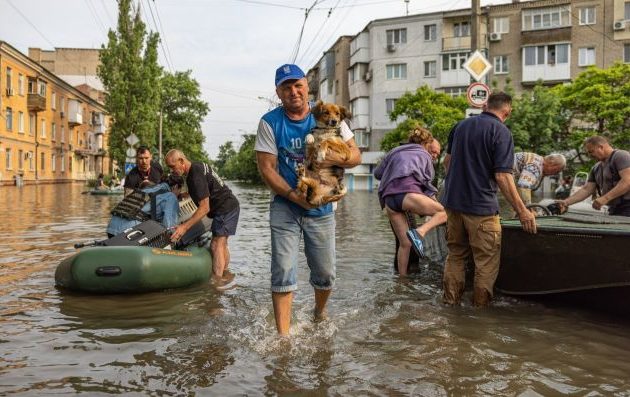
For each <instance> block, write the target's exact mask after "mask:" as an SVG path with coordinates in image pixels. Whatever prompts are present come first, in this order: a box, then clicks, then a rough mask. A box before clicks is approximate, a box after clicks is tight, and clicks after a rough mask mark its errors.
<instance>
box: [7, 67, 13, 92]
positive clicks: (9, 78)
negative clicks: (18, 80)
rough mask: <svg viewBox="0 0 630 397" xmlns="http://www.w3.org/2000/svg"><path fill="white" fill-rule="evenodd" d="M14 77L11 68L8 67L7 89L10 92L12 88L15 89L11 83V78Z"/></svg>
mask: <svg viewBox="0 0 630 397" xmlns="http://www.w3.org/2000/svg"><path fill="white" fill-rule="evenodd" d="M12 75H13V72H12V70H11V68H10V67H8V66H7V89H9V90H10V89H11V88H13V84H12V82H11V80H12V78H11V76H12Z"/></svg>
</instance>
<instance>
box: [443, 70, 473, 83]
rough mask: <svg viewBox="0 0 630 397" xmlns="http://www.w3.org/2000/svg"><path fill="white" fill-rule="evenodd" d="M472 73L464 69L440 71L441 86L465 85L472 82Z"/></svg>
mask: <svg viewBox="0 0 630 397" xmlns="http://www.w3.org/2000/svg"><path fill="white" fill-rule="evenodd" d="M470 81H471V80H470V74H468V72H467V71H465V70H464V69H456V70H443V71H442V72H441V73H440V86H442V87H463V86H467V85H469V84H470Z"/></svg>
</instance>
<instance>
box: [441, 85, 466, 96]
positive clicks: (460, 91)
mask: <svg viewBox="0 0 630 397" xmlns="http://www.w3.org/2000/svg"><path fill="white" fill-rule="evenodd" d="M467 89H468V87H451V88H445V89H444V93H445V94H446V95H450V96H451V97H453V98H456V97H458V96H462V95H464V94H466V90H467Z"/></svg>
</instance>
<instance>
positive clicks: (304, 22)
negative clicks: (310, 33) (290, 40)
mask: <svg viewBox="0 0 630 397" xmlns="http://www.w3.org/2000/svg"><path fill="white" fill-rule="evenodd" d="M319 2H321V0H315V1H314V2H313V5H311V6H310V7H309V8H308V9H306V11H304V21H303V22H302V28H301V29H300V34H299V35H298V39H297V42H296V43H295V47H294V48H293V53H292V54H291V63H295V59H296V58H297V56H298V54H299V52H300V44H301V43H302V37H303V35H304V28H305V26H306V21H307V20H308V16H309V14H310V12H311V10H312V9H313V7H315V6H316V5H317V3H319Z"/></svg>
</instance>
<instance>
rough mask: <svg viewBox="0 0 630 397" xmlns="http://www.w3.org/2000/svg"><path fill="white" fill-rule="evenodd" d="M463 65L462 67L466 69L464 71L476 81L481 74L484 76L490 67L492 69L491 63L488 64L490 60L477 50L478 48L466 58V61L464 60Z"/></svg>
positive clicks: (479, 78) (480, 77)
mask: <svg viewBox="0 0 630 397" xmlns="http://www.w3.org/2000/svg"><path fill="white" fill-rule="evenodd" d="M463 66H464V69H466V71H467V72H468V73H470V75H471V76H472V78H473V79H475V80H476V81H479V80H481V79H482V78H483V76H485V75H486V74H487V73H488V72H489V71H490V69H492V65H491V64H490V62H488V60H487V59H486V57H484V56H483V54H482V53H480V52H479V50H477V51H475V52H473V53H472V55H471V56H470V58H468V59H467V60H466V62H464V65H463Z"/></svg>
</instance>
